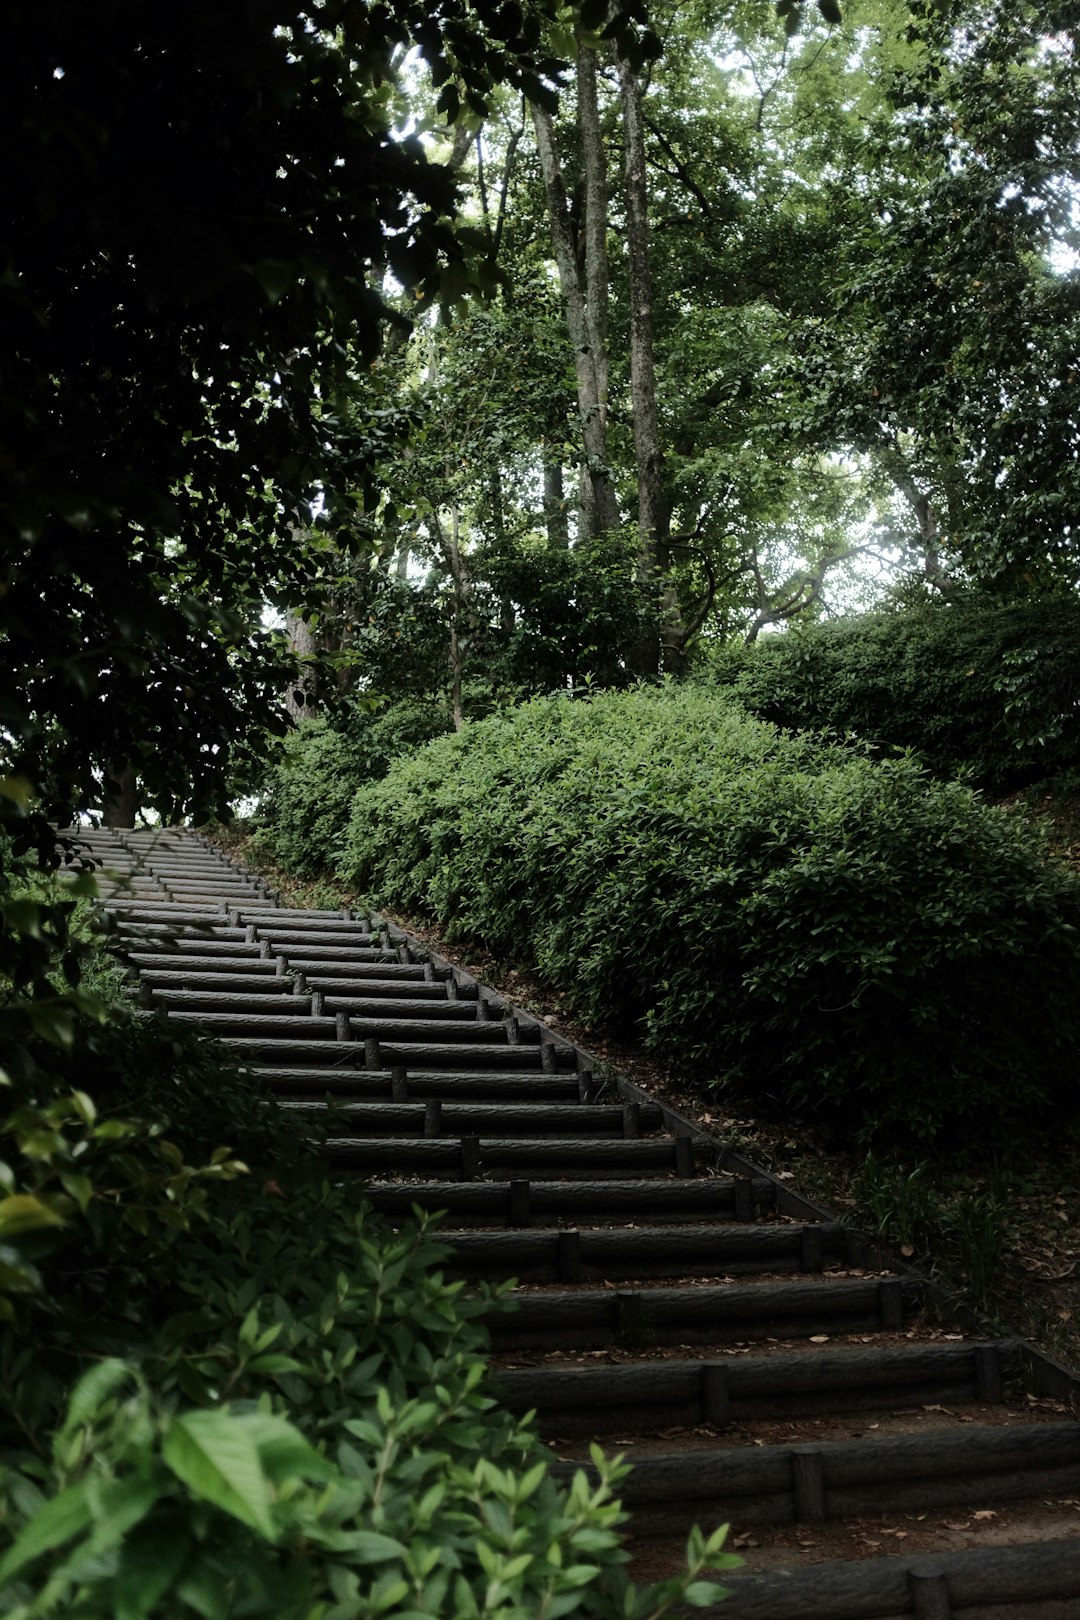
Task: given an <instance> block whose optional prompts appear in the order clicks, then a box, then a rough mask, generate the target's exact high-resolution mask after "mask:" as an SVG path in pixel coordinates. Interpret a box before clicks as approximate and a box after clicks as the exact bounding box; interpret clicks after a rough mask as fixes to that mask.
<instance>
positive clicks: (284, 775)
mask: <svg viewBox="0 0 1080 1620" xmlns="http://www.w3.org/2000/svg"><path fill="white" fill-rule="evenodd" d="M450 729H451V720H450V713H449V710H448V708H447V706H446V704H445V703H444V702H442V701H441V700H430V701H429V700H422V699H419V698H415V699H414V698H406V699H403V700H401V701H400V702H398V703H394V704H392V705H391V706H389V707H388V708H385V709H380V710H377V711H375V712H374V713H369V712H365V711H364V710H363V709H362V708H360V707H357V708H355V709H354V710H352V711H351V712H350V713H349V714H347V715H346V716H344V717H341V718H339V719H337V720H335V722H334V723H333V724H331V722H330V721H329V720H326V719H324V718H322V717H318V718H316V719H313V720H306V721H305V722H304V723H303V724H302V725H301V726H298V727H297V729H296V730H295V731H293V732H291V733H290V734H289V736H288V737H287V738H286V739H285V742H284V744H283V746H282V752H281V757H280V759H279V760H278V762H277V764H276V765H275V766H274V768H273V769H272V770H271V772H270V774H269V776H268V778H267V781H266V784H265V788H264V797H263V801H262V804H261V806H260V811H259V822H260V827H259V830H258V834H257V844H256V850H257V852H258V853H260V854H263V855H266V856H269V858H270V859H271V860H272V861H274V862H275V864H276V865H278V866H280V867H282V868H283V869H284V870H285V871H287V872H294V873H296V875H297V876H298V877H317V876H319V874H320V873H323V872H325V871H326V870H327V868H328V867H331V866H332V865H333V864H334V860H335V856H336V853H337V849H338V846H339V845H340V843H341V834H342V829H343V828H344V826H345V824H346V822H347V821H348V817H349V810H350V807H351V805H352V800H353V795H354V794H355V792H356V790H357V788H358V787H359V786H360V785H361V783H363V782H368V781H373V780H376V779H378V778H379V777H381V776H383V775H384V774H385V772H386V770H387V769H388V767H389V765H390V763H391V761H392V760H394V759H397V758H398V756H399V755H401V754H404V753H407V752H408V751H409V750H410V749H412V748H417V747H419V745H420V744H421V743H425V742H427V741H428V740H429V739H430V738H432V737H437V736H439V735H440V734H441V733H443V732H446V731H449V730H450Z"/></svg>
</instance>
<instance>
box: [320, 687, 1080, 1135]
mask: <svg viewBox="0 0 1080 1620" xmlns="http://www.w3.org/2000/svg"><path fill="white" fill-rule="evenodd" d="M342 871H343V875H344V876H345V877H346V878H347V879H348V880H349V881H350V882H353V883H356V884H359V885H362V886H364V887H366V888H367V889H369V890H373V891H374V892H375V896H376V898H377V899H378V898H382V899H383V900H384V901H385V902H386V903H389V902H391V901H392V902H393V904H394V905H395V906H397V907H398V908H407V909H412V910H415V911H417V912H421V913H426V914H427V915H429V916H432V917H435V918H438V919H439V920H440V921H441V922H442V923H443V924H444V925H446V927H447V928H448V931H449V933H450V934H451V936H452V937H453V936H459V937H469V936H472V937H476V938H481V939H483V940H484V941H485V942H486V943H487V944H488V945H489V946H490V947H491V948H493V949H495V950H499V951H505V952H508V953H510V954H513V955H515V956H517V957H518V958H520V959H523V960H525V961H528V962H531V963H534V964H535V965H536V966H537V967H538V968H539V969H540V970H541V971H542V972H543V973H544V974H545V975H547V976H548V977H549V978H550V979H551V980H552V981H553V982H555V983H557V984H560V985H564V986H566V987H568V988H569V989H570V990H571V991H572V993H573V995H574V996H575V997H576V1000H577V1004H578V1006H579V1008H580V1009H581V1010H582V1011H583V1012H584V1013H585V1014H586V1015H587V1016H589V1017H591V1018H593V1019H596V1020H601V1021H607V1022H609V1023H611V1024H615V1025H621V1026H624V1027H625V1026H628V1025H634V1026H637V1027H638V1028H640V1029H642V1030H643V1031H644V1033H645V1035H646V1038H647V1040H648V1042H649V1044H650V1045H652V1046H654V1047H658V1048H663V1049H664V1050H665V1051H667V1052H669V1053H670V1054H671V1056H672V1057H673V1058H674V1059H675V1060H676V1061H679V1062H682V1063H686V1064H689V1065H692V1066H693V1067H694V1068H695V1069H696V1070H697V1071H698V1072H699V1073H701V1074H703V1075H704V1076H706V1078H710V1079H712V1080H715V1081H718V1080H719V1079H720V1077H721V1075H723V1076H724V1077H725V1079H726V1080H728V1081H730V1082H735V1083H737V1084H738V1085H739V1086H740V1087H741V1089H742V1090H743V1091H744V1092H746V1093H747V1094H749V1095H750V1096H751V1097H754V1098H757V1099H759V1100H760V1099H762V1098H766V1097H768V1098H774V1099H778V1100H782V1101H783V1102H784V1103H786V1104H789V1105H795V1106H796V1107H798V1108H801V1109H803V1110H805V1111H807V1112H819V1113H827V1114H831V1115H833V1116H835V1117H838V1118H839V1117H842V1118H844V1119H845V1120H846V1121H848V1122H849V1123H851V1124H853V1125H867V1124H870V1123H873V1124H876V1125H879V1126H886V1127H887V1126H893V1127H899V1128H902V1129H903V1130H905V1131H909V1132H911V1133H913V1134H914V1135H916V1136H921V1137H932V1136H934V1135H936V1134H938V1133H940V1132H941V1131H943V1130H945V1129H946V1128H952V1127H963V1128H964V1129H968V1130H972V1129H974V1130H977V1131H979V1132H984V1131H986V1132H989V1133H994V1132H997V1131H1005V1130H1007V1129H1008V1128H1010V1126H1011V1125H1012V1124H1015V1123H1016V1122H1018V1121H1020V1120H1022V1119H1025V1118H1028V1117H1030V1114H1031V1112H1032V1110H1038V1109H1039V1108H1041V1107H1044V1106H1045V1105H1047V1103H1048V1102H1049V1100H1050V1099H1051V1098H1052V1097H1053V1096H1055V1095H1061V1094H1062V1093H1063V1091H1064V1090H1065V1089H1066V1088H1067V1086H1068V1084H1069V1083H1070V1079H1071V1071H1072V1067H1073V1064H1074V1052H1075V1050H1076V1047H1077V1044H1078V1042H1080V949H1078V939H1080V935H1078V932H1077V929H1078V925H1080V880H1078V879H1076V878H1075V877H1073V876H1072V875H1071V874H1070V873H1068V872H1066V871H1065V870H1063V869H1061V868H1059V867H1057V866H1055V865H1053V864H1051V863H1050V862H1049V861H1048V859H1047V858H1046V856H1045V853H1044V848H1043V843H1042V839H1041V836H1040V834H1039V832H1038V830H1037V829H1036V828H1035V827H1034V825H1033V824H1029V823H1028V822H1027V821H1024V820H1021V819H1020V818H1019V817H1018V816H1016V815H1010V814H1008V813H1006V812H1004V811H1002V810H998V809H995V808H993V807H990V806H987V805H986V804H984V803H983V802H982V801H981V800H980V798H979V797H978V795H977V794H975V793H974V792H972V791H971V790H969V789H968V788H966V787H963V786H961V785H959V784H957V783H939V782H935V781H933V780H932V779H930V778H929V777H928V776H927V775H926V773H925V772H924V771H923V770H922V768H921V767H920V766H919V765H917V764H916V763H914V762H913V761H912V760H910V759H907V758H900V759H894V760H887V761H880V762H876V761H874V760H872V759H870V758H868V757H867V756H866V755H865V754H863V753H860V752H857V751H854V750H852V749H851V748H847V747H844V746H842V745H840V744H838V743H830V742H826V741H822V740H821V739H820V738H814V737H810V736H808V735H805V734H802V735H785V734H784V733H782V732H780V731H779V730H778V729H777V728H776V727H774V726H771V725H768V724H766V723H765V722H762V721H760V720H756V719H753V718H751V717H749V716H748V715H747V714H746V713H745V712H744V711H742V710H741V709H740V708H739V706H738V705H737V704H736V703H735V702H734V701H733V700H731V699H730V698H729V697H726V696H725V695H723V694H714V693H709V692H706V691H703V690H701V689H694V688H682V689H675V688H665V689H662V690H638V691H634V692H629V693H607V694H601V695H598V696H596V697H593V698H591V699H588V700H572V699H568V698H550V699H538V700H534V701H533V702H531V703H529V704H526V705H524V706H523V707H522V708H520V709H517V710H514V711H510V712H506V713H502V714H498V715H493V716H491V717H490V718H489V719H487V720H485V721H482V722H480V723H479V724H477V725H474V726H470V727H467V728H466V729H465V731H464V732H463V733H462V734H461V735H459V736H456V737H448V738H444V739H440V740H438V741H436V742H434V743H432V744H430V745H429V746H428V747H427V748H424V749H422V750H420V751H419V752H418V753H417V754H415V755H413V756H411V757H410V758H408V759H404V760H402V761H400V762H399V763H398V764H397V765H396V766H394V767H393V768H392V769H391V770H390V772H389V773H388V775H387V777H386V779H385V781H383V782H382V783H379V784H374V785H372V786H369V787H366V788H364V789H362V790H361V791H360V792H359V793H358V794H357V797H356V801H355V804H354V807H353V814H352V819H351V822H350V826H349V835H348V840H347V858H346V860H345V863H344V865H343V868H342Z"/></svg>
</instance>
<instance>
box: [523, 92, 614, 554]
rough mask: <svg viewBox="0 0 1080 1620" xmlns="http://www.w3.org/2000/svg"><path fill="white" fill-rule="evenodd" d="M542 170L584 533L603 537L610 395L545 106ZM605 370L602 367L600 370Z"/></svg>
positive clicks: (609, 526) (539, 138)
mask: <svg viewBox="0 0 1080 1620" xmlns="http://www.w3.org/2000/svg"><path fill="white" fill-rule="evenodd" d="M532 119H533V128H534V129H535V131H536V147H537V151H538V153H539V157H540V170H541V173H542V175H543V177H544V191H545V194H546V197H547V205H548V217H549V219H550V221H551V236H552V243H553V245H554V249H555V264H556V267H557V269H558V272H559V288H560V291H561V292H562V299H563V308H564V310H565V313H566V325H567V330H568V332H569V336H570V344H571V347H572V348H573V351H574V377H575V382H576V385H577V399H578V411H579V412H580V415H581V434H582V448H583V450H584V456H585V466H584V469H583V475H582V488H581V494H582V529H583V531H584V533H585V534H586V535H595V534H604V533H606V532H608V531H610V530H613V529H617V528H618V527H619V508H618V502H617V500H616V498H615V489H614V486H613V485H612V482H611V475H610V472H609V469H608V465H607V434H606V432H605V419H606V412H607V400H606V397H604V398H602V397H601V393H600V377H599V376H598V374H597V366H596V356H595V355H594V354H593V350H592V345H591V342H590V332H589V324H588V320H587V318H586V311H585V288H584V286H583V285H582V277H581V275H580V273H579V271H578V261H577V251H576V244H575V242H574V232H573V227H572V225H571V223H570V208H569V203H568V200H567V195H566V182H565V180H564V178H563V173H562V165H561V163H560V162H559V153H558V149H557V147H556V145H555V129H554V125H553V123H552V119H551V114H550V113H549V112H547V111H546V110H545V109H544V108H543V107H536V106H534V107H533V108H532ZM601 371H602V372H603V367H601Z"/></svg>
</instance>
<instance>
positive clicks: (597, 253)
mask: <svg viewBox="0 0 1080 1620" xmlns="http://www.w3.org/2000/svg"><path fill="white" fill-rule="evenodd" d="M577 86H578V125H579V127H580V130H581V162H582V169H583V171H584V181H585V207H584V215H585V217H584V221H583V225H584V229H583V232H582V234H583V236H584V241H585V335H586V338H587V341H588V344H589V353H590V355H591V356H592V363H593V371H594V372H595V373H596V397H597V409H598V411H599V415H600V427H601V431H602V432H603V434H604V442H605V444H606V443H607V413H608V292H609V283H610V279H611V278H610V274H609V271H608V250H607V239H608V184H607V154H606V152H605V151H604V132H603V130H602V128H601V126H600V100H599V96H598V94H597V88H596V52H595V51H593V50H590V49H589V47H588V46H587V45H583V44H582V42H581V36H580V34H579V35H578V58H577Z"/></svg>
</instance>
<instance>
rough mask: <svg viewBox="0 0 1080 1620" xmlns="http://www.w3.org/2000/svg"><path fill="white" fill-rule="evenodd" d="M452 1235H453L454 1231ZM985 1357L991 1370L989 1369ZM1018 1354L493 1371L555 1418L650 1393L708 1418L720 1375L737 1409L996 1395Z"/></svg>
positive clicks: (853, 1354) (511, 1400)
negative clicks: (948, 1390)
mask: <svg viewBox="0 0 1080 1620" xmlns="http://www.w3.org/2000/svg"><path fill="white" fill-rule="evenodd" d="M451 1241H453V1239H451ZM987 1363H989V1364H990V1366H991V1367H992V1371H988V1370H986V1364H987ZM1019 1371H1020V1356H1019V1350H1018V1347H1017V1344H1016V1342H1015V1340H1004V1341H1000V1342H996V1341H992V1342H989V1343H985V1344H976V1345H968V1344H958V1345H951V1344H950V1345H912V1346H911V1347H910V1348H905V1349H904V1350H894V1349H891V1348H888V1347H886V1348H883V1349H879V1348H872V1349H865V1350H863V1349H859V1350H856V1349H845V1350H818V1351H816V1352H815V1353H814V1354H813V1355H802V1356H781V1357H775V1356H725V1357H721V1358H720V1359H717V1360H702V1359H700V1358H697V1359H694V1360H683V1359H672V1360H668V1361H661V1362H648V1363H644V1364H642V1365H640V1366H634V1365H628V1366H614V1367H555V1368H546V1367H529V1368H507V1369H502V1370H500V1371H498V1372H497V1373H496V1374H493V1376H494V1378H495V1381H496V1385H497V1388H498V1394H499V1399H500V1400H501V1401H502V1402H503V1404H504V1405H506V1406H509V1407H510V1408H511V1409H512V1410H513V1411H528V1410H530V1409H531V1408H533V1407H535V1408H536V1409H537V1410H539V1411H540V1412H541V1413H544V1412H548V1411H550V1412H553V1413H555V1414H557V1416H558V1417H559V1419H560V1420H561V1419H563V1418H565V1417H566V1416H567V1415H568V1414H570V1413H572V1412H573V1411H575V1410H580V1411H581V1412H583V1413H584V1414H585V1415H586V1416H591V1417H598V1416H599V1414H600V1413H601V1412H602V1411H603V1410H604V1409H605V1408H606V1407H609V1406H610V1407H612V1408H615V1409H618V1410H619V1411H625V1410H628V1409H631V1408H633V1407H640V1406H642V1405H648V1404H650V1403H660V1404H664V1405H667V1404H668V1403H671V1402H685V1403H688V1406H687V1409H688V1410H693V1411H696V1412H697V1413H698V1415H699V1416H701V1417H707V1418H708V1419H709V1421H711V1422H715V1420H716V1407H717V1404H718V1401H717V1397H716V1395H715V1394H710V1393H709V1390H708V1386H709V1385H715V1384H716V1383H718V1382H719V1383H721V1384H722V1386H723V1388H724V1391H725V1395H726V1400H725V1397H724V1396H722V1397H721V1401H722V1402H724V1404H729V1405H734V1404H736V1403H738V1405H739V1408H740V1410H742V1408H743V1406H744V1404H746V1403H748V1402H750V1401H752V1400H753V1399H754V1398H755V1397H757V1398H765V1399H767V1400H769V1401H776V1400H783V1399H784V1398H786V1397H792V1398H795V1399H798V1398H801V1397H803V1396H818V1395H820V1396H838V1395H849V1394H859V1393H865V1394H869V1395H872V1396H875V1397H876V1398H877V1399H879V1400H880V1399H881V1397H882V1393H883V1392H885V1393H886V1394H887V1395H888V1396H893V1395H895V1396H896V1397H897V1398H898V1399H899V1398H900V1397H901V1396H902V1395H904V1394H905V1393H911V1392H919V1391H922V1390H924V1389H926V1388H927V1387H928V1386H929V1385H931V1384H932V1385H933V1387H935V1388H943V1387H946V1385H947V1384H948V1385H951V1384H955V1385H956V1387H957V1388H962V1389H964V1390H965V1391H967V1392H968V1394H969V1395H970V1397H971V1399H973V1400H976V1399H977V1400H981V1401H988V1402H998V1401H1000V1400H1001V1399H1002V1398H1003V1385H1004V1381H1005V1379H1006V1378H1008V1379H1010V1380H1013V1379H1016V1377H1017V1375H1018V1374H1019Z"/></svg>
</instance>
